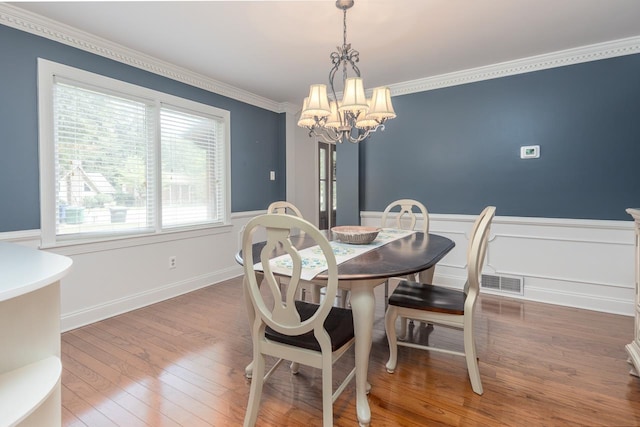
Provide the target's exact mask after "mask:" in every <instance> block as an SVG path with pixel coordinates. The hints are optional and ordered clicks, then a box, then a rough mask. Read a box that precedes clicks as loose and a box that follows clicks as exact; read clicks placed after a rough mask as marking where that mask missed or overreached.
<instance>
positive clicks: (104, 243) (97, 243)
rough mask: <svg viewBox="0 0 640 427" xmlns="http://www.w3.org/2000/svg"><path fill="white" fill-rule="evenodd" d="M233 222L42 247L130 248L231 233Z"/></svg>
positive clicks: (78, 250)
mask: <svg viewBox="0 0 640 427" xmlns="http://www.w3.org/2000/svg"><path fill="white" fill-rule="evenodd" d="M232 228H233V225H231V224H223V225H215V226H212V225H209V226H204V227H189V228H186V227H183V228H179V229H169V230H163V231H162V232H158V233H149V234H143V235H140V234H136V235H122V236H114V235H110V236H109V237H105V238H104V239H98V238H96V239H92V240H61V241H58V242H56V243H54V244H50V245H41V246H40V249H47V250H51V251H52V252H55V253H57V254H60V255H67V256H68V255H79V254H86V253H91V252H101V251H107V250H114V249H123V248H130V247H135V246H144V245H151V244H156V243H163V242H171V241H176V240H184V239H193V238H197V237H203V236H211V235H216V234H224V233H230V232H231V230H232Z"/></svg>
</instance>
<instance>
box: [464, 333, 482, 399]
mask: <svg viewBox="0 0 640 427" xmlns="http://www.w3.org/2000/svg"><path fill="white" fill-rule="evenodd" d="M465 323H466V322H465ZM464 357H465V359H466V360H467V371H469V380H470V381H471V388H472V389H473V392H474V393H476V394H482V393H483V390H482V380H481V379H480V369H479V368H478V357H477V353H476V343H475V340H474V337H473V325H467V324H465V326H464Z"/></svg>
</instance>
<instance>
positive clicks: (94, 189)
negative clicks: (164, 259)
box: [54, 82, 153, 235]
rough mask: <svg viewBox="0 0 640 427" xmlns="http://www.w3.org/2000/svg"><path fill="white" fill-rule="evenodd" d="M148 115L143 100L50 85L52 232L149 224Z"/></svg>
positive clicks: (135, 227)
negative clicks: (53, 159)
mask: <svg viewBox="0 0 640 427" xmlns="http://www.w3.org/2000/svg"><path fill="white" fill-rule="evenodd" d="M152 121H153V120H152V114H151V110H150V107H149V106H148V105H146V104H145V103H143V102H138V101H132V100H129V99H124V98H121V97H117V96H112V95H106V94H103V93H98V92H95V91H91V90H88V89H84V88H82V87H76V86H73V85H69V84H65V83H60V82H58V83H56V84H55V85H54V141H55V147H56V150H55V155H56V160H57V161H56V177H57V182H56V194H57V197H56V217H57V221H56V234H58V235H68V234H76V233H113V232H119V231H132V230H141V229H142V230H148V229H150V228H151V227H152V226H153V216H152V209H149V208H148V206H149V204H150V203H152V202H153V200H152V194H153V192H152V191H153V189H152V186H150V185H148V182H149V179H148V178H149V175H150V173H151V171H150V170H149V153H150V147H151V146H152V134H153V132H152Z"/></svg>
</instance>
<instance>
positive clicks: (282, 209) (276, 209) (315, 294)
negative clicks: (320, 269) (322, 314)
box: [267, 200, 320, 303]
mask: <svg viewBox="0 0 640 427" xmlns="http://www.w3.org/2000/svg"><path fill="white" fill-rule="evenodd" d="M267 213H268V214H272V213H273V214H281V215H293V216H297V217H298V218H302V212H300V209H298V208H297V207H296V206H295V205H294V204H293V203H290V202H287V201H284V200H282V201H276V202H273V203H271V204H270V205H269V207H267ZM299 232H300V230H295V233H296V234H298V233H299ZM285 282H286V279H284V280H283V279H281V280H280V283H285ZM307 288H308V289H309V291H310V293H311V301H313V302H316V303H317V302H318V301H319V300H320V287H318V286H316V285H314V284H313V283H308V282H307V283H305V284H304V285H303V286H301V287H300V299H301V300H305V299H306V293H307Z"/></svg>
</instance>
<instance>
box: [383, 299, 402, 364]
mask: <svg viewBox="0 0 640 427" xmlns="http://www.w3.org/2000/svg"><path fill="white" fill-rule="evenodd" d="M397 318H398V310H396V308H395V307H394V306H392V305H390V306H389V309H388V310H387V314H386V315H385V316H384V327H385V329H386V331H387V341H388V342H389V361H388V362H387V365H386V367H387V372H389V373H390V374H392V373H393V371H395V370H396V365H397V364H398V339H397V337H396V319H397ZM403 322H404V319H403Z"/></svg>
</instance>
